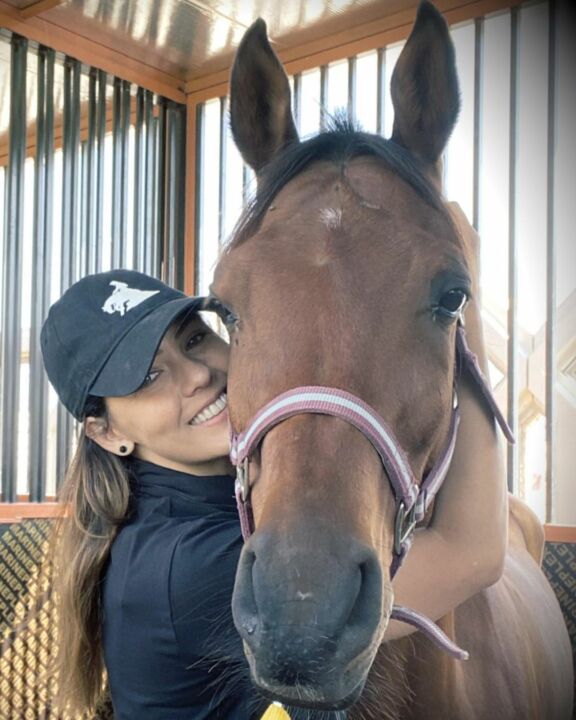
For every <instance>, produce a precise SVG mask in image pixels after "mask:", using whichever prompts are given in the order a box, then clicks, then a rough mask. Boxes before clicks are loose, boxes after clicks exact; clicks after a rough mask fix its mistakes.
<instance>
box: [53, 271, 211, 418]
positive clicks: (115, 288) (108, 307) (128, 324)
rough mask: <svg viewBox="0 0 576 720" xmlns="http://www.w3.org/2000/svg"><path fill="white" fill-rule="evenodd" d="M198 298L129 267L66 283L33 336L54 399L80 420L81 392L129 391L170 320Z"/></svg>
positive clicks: (136, 383)
mask: <svg viewBox="0 0 576 720" xmlns="http://www.w3.org/2000/svg"><path fill="white" fill-rule="evenodd" d="M203 303H204V298H201V297H188V296H187V295H184V293H182V292H180V291H179V290H174V289H173V288H171V287H168V285H166V284H164V283H163V282H161V281H160V280H156V279H155V278H152V277H150V276H149V275H145V274H143V273H140V272H136V271H135V270H111V271H109V272H104V273H97V274H95V275H88V276H87V277H85V278H83V279H82V280H79V281H78V282H77V283H74V285H72V286H71V287H70V288H68V290H67V291H66V292H65V293H64V295H62V297H61V298H60V300H58V301H57V302H56V303H54V305H52V307H51V308H50V310H49V312H48V317H47V318H46V321H45V322H44V325H43V326H42V332H41V335H40V342H41V346H42V356H43V358H44V367H45V368H46V372H47V374H48V377H49V379H50V382H51V383H52V385H53V386H54V389H55V390H56V392H57V393H58V396H59V398H60V400H61V402H62V404H63V405H64V406H65V407H66V408H67V409H68V410H69V411H70V412H71V413H72V415H73V416H74V417H75V418H76V419H77V420H82V418H83V416H84V407H85V404H86V399H87V398H88V396H89V395H95V396H97V397H119V396H123V395H130V393H133V392H134V391H135V390H137V389H138V388H139V387H140V385H141V384H142V383H143V381H144V379H145V377H146V375H147V374H148V370H149V369H150V366H151V364H152V361H153V360H154V356H155V354H156V351H157V349H158V346H159V345H160V343H161V342H162V338H163V337H164V334H165V333H166V331H167V330H168V328H169V327H170V325H171V324H172V322H173V321H174V320H175V319H176V318H177V317H178V315H180V314H181V313H184V312H189V313H193V312H194V311H197V310H201V309H202V306H203Z"/></svg>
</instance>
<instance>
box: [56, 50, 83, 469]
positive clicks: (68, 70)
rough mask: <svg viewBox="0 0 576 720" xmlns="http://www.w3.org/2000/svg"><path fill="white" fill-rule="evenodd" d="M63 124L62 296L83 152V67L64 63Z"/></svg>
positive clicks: (71, 261) (74, 234)
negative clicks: (81, 75) (81, 111)
mask: <svg viewBox="0 0 576 720" xmlns="http://www.w3.org/2000/svg"><path fill="white" fill-rule="evenodd" d="M63 116H64V122H63V140H62V246H61V275H60V291H61V293H63V292H64V291H65V290H67V289H68V287H70V285H71V284H72V283H73V282H74V280H75V279H76V278H77V276H78V271H79V268H78V262H77V258H78V255H79V253H78V239H77V238H78V229H77V202H78V169H79V168H78V165H79V149H80V147H79V146H80V64H79V63H78V61H76V60H74V59H73V58H70V57H66V58H65V60H64V112H63ZM57 428H58V430H57V438H58V440H57V451H56V477H57V481H58V483H61V482H62V480H63V478H64V475H65V473H66V468H67V467H68V463H69V458H70V451H71V444H72V429H73V423H72V419H71V416H70V415H69V414H68V412H67V411H66V410H65V408H64V407H63V406H62V405H60V406H59V407H58V423H57Z"/></svg>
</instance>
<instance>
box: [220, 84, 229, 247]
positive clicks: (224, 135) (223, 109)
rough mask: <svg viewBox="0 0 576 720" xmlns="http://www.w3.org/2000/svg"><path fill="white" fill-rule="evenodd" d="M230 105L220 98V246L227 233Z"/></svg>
mask: <svg viewBox="0 0 576 720" xmlns="http://www.w3.org/2000/svg"><path fill="white" fill-rule="evenodd" d="M227 112H228V105H227V102H226V98H225V97H221V98H220V167H219V170H218V245H219V246H222V243H223V242H224V233H225V232H226V165H227V160H228V158H227V155H228V153H227V146H228V123H227V118H228V115H227Z"/></svg>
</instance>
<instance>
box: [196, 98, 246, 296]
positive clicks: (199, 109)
mask: <svg viewBox="0 0 576 720" xmlns="http://www.w3.org/2000/svg"><path fill="white" fill-rule="evenodd" d="M203 129H204V103H198V105H196V167H195V168H194V172H195V179H194V192H195V193H196V203H195V205H196V216H195V218H194V224H195V228H194V231H195V235H196V238H197V242H196V248H195V252H196V262H195V267H196V277H195V278H194V287H195V291H196V292H197V291H198V288H199V287H200V280H201V277H200V269H201V268H200V241H201V239H202V235H201V230H202V223H203V221H204V213H203V210H202V192H203V191H202V154H203V150H204V148H203V147H202V133H203ZM247 176H248V170H247V168H246V165H243V167H242V199H243V202H244V205H246V202H247V186H248V182H247Z"/></svg>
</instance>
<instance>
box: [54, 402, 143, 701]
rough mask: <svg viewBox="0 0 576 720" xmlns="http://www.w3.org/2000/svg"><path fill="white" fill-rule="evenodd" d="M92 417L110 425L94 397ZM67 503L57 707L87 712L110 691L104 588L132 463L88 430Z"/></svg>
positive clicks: (70, 474) (64, 495)
mask: <svg viewBox="0 0 576 720" xmlns="http://www.w3.org/2000/svg"><path fill="white" fill-rule="evenodd" d="M84 414H85V416H94V417H102V418H103V419H104V421H105V422H108V416H107V411H106V405H105V402H104V400H103V399H102V398H94V397H90V398H88V401H87V404H86V408H85V413H84ZM59 499H60V500H61V502H62V513H61V516H60V517H59V519H58V521H57V523H56V528H55V533H54V537H53V541H52V545H51V548H50V551H49V562H50V563H52V565H53V590H54V600H55V603H56V607H57V618H58V643H57V648H56V652H55V658H54V664H53V672H54V679H55V681H56V687H57V690H56V704H57V705H58V707H60V708H62V709H63V710H64V709H65V710H68V711H72V712H75V713H84V712H86V711H92V710H93V709H94V708H95V707H96V706H97V705H98V703H99V701H101V700H102V693H103V690H104V687H103V678H104V660H103V651H102V602H101V582H102V576H103V571H104V569H105V566H106V562H107V560H108V557H109V555H110V548H111V546H112V543H113V541H114V538H115V537H116V534H117V532H118V530H119V528H120V526H121V524H122V523H123V521H124V520H125V519H126V517H127V515H128V512H129V501H130V473H129V471H128V466H127V463H126V461H125V460H124V459H122V458H120V457H118V456H116V455H114V454H113V453H110V452H107V451H106V450H104V449H103V448H101V447H100V446H99V445H98V444H97V443H96V442H94V441H93V440H91V439H90V438H89V437H87V435H86V433H85V432H84V429H82V430H81V433H80V437H79V440H78V445H77V448H76V452H75V454H74V457H73V459H72V462H71V463H70V466H69V468H68V471H67V473H66V477H65V479H64V482H63V484H62V488H61V491H60V498H59Z"/></svg>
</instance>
